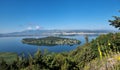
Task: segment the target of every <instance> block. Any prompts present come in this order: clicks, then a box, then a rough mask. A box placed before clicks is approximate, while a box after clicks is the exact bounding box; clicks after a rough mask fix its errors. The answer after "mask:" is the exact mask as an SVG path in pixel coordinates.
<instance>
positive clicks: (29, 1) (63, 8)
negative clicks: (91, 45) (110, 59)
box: [0, 0, 120, 33]
mask: <svg viewBox="0 0 120 70" xmlns="http://www.w3.org/2000/svg"><path fill="white" fill-rule="evenodd" d="M118 10H120V0H0V33H7V32H16V31H23V30H27V29H67V30H68V29H89V30H94V29H98V30H100V29H104V30H105V29H107V30H108V29H115V28H113V27H112V26H109V22H108V20H109V19H113V18H112V16H113V15H117V16H119V15H120V13H119V12H118Z"/></svg>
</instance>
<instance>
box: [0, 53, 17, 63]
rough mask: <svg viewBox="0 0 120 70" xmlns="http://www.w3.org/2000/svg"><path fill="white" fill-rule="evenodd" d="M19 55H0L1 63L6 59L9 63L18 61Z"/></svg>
mask: <svg viewBox="0 0 120 70" xmlns="http://www.w3.org/2000/svg"><path fill="white" fill-rule="evenodd" d="M16 57H17V54H15V53H9V52H1V53H0V63H1V61H2V60H3V59H4V60H5V61H6V62H7V63H11V62H13V61H15V60H16Z"/></svg>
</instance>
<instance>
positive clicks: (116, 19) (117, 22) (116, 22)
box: [109, 11, 120, 30]
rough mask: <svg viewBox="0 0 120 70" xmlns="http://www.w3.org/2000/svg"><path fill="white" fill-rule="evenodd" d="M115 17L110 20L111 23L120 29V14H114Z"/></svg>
mask: <svg viewBox="0 0 120 70" xmlns="http://www.w3.org/2000/svg"><path fill="white" fill-rule="evenodd" d="M119 12H120V11H119ZM113 18H114V20H109V22H110V25H112V26H114V27H115V28H118V29H119V30H120V17H119V16H113Z"/></svg>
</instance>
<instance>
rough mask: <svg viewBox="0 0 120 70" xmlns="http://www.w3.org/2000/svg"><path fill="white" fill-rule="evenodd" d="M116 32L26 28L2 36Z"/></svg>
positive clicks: (106, 31) (107, 31)
mask: <svg viewBox="0 0 120 70" xmlns="http://www.w3.org/2000/svg"><path fill="white" fill-rule="evenodd" d="M109 32H115V31H113V30H25V31H21V32H12V33H5V34H0V37H7V36H51V35H78V34H79V35H80V34H101V33H109Z"/></svg>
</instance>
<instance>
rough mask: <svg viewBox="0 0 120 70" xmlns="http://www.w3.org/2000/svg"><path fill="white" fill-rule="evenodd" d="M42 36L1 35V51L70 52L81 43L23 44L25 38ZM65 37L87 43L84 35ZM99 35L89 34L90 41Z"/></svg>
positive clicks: (32, 52) (20, 52) (25, 52)
mask: <svg viewBox="0 0 120 70" xmlns="http://www.w3.org/2000/svg"><path fill="white" fill-rule="evenodd" d="M42 37H43V36H40V37H34V36H33V37H0V52H15V53H17V54H18V55H20V54H22V53H24V54H25V55H27V54H28V53H30V54H34V53H35V52H36V51H37V50H38V49H40V50H41V51H42V52H44V50H45V49H46V50H48V51H49V52H56V53H59V52H68V51H71V50H74V49H76V48H77V47H78V46H79V45H73V46H68V45H57V46H36V45H28V44H23V43H22V42H21V40H22V39H23V38H42ZM62 37H64V38H73V39H78V40H80V41H81V44H80V45H83V44H84V43H85V39H84V36H62ZM96 37H97V36H89V41H91V40H92V39H95V38H96Z"/></svg>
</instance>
